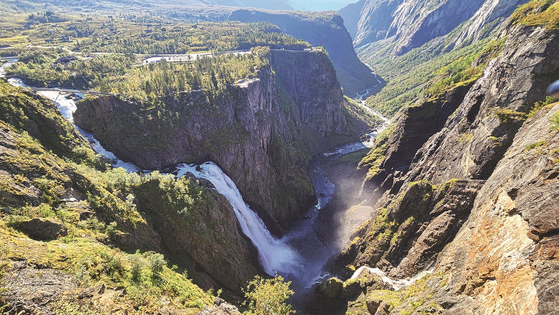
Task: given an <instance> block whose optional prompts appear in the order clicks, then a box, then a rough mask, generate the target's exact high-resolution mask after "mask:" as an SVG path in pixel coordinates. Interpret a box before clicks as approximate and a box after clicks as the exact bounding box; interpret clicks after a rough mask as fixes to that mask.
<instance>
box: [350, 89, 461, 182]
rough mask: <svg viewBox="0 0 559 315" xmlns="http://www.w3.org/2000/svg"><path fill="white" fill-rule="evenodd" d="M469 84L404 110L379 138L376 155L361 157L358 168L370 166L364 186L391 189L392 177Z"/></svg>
mask: <svg viewBox="0 0 559 315" xmlns="http://www.w3.org/2000/svg"><path fill="white" fill-rule="evenodd" d="M471 86H472V84H468V85H465V86H459V87H457V88H455V89H452V90H450V91H448V92H446V93H445V94H444V95H441V96H440V97H438V98H436V99H428V100H424V101H422V102H420V103H419V104H417V105H415V106H410V107H407V108H406V109H404V111H403V112H402V114H401V115H400V116H399V117H398V120H397V121H396V122H395V123H394V127H391V129H389V130H388V133H389V134H388V135H387V139H384V140H379V141H384V142H385V144H383V145H382V148H379V149H380V150H379V154H378V156H377V157H376V158H375V159H371V160H363V161H362V162H361V164H360V165H359V167H360V168H367V169H369V172H370V173H369V174H368V178H369V180H368V181H367V186H371V185H373V186H378V185H381V187H382V188H383V189H385V190H388V189H391V188H392V187H393V185H394V184H395V183H394V180H395V177H398V176H399V175H400V174H404V173H406V172H407V171H408V169H409V167H410V165H411V163H412V161H413V160H414V156H415V154H416V152H417V151H418V150H419V149H420V148H421V146H422V145H423V144H424V143H425V142H426V141H427V140H428V139H429V138H430V137H431V136H432V135H433V134H435V133H436V132H438V131H440V130H441V128H442V127H444V125H445V123H446V120H447V118H448V117H450V115H452V114H453V113H454V111H455V110H456V109H457V108H458V106H459V105H460V104H461V103H462V101H463V100H464V96H465V95H466V93H467V92H468V91H469V89H470V87H471ZM379 145H380V143H379ZM379 145H377V147H379ZM398 185H399V184H398V183H396V185H394V186H395V188H394V190H393V192H397V191H398V189H399V187H398Z"/></svg>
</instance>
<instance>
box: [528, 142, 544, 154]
mask: <svg viewBox="0 0 559 315" xmlns="http://www.w3.org/2000/svg"><path fill="white" fill-rule="evenodd" d="M545 144H546V141H545V140H540V141H538V142H534V143H532V144H529V145H527V146H526V149H524V152H527V151H531V150H534V149H537V148H540V147H543V146H545Z"/></svg>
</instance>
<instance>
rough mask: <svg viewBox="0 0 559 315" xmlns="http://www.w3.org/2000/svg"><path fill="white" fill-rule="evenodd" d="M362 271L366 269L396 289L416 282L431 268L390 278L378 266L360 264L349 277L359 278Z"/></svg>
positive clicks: (428, 272) (431, 270) (431, 271)
mask: <svg viewBox="0 0 559 315" xmlns="http://www.w3.org/2000/svg"><path fill="white" fill-rule="evenodd" d="M364 271H368V272H370V273H372V274H374V275H377V276H379V277H380V278H381V279H382V281H384V282H385V283H387V284H389V285H391V286H392V288H393V289H394V291H398V290H400V289H401V288H403V287H407V286H409V285H411V284H413V283H414V282H416V281H417V280H420V279H422V278H423V277H425V276H426V275H428V274H431V273H433V268H430V269H428V270H425V271H422V272H420V273H418V274H416V275H415V276H413V277H411V278H407V279H392V278H389V277H388V276H387V275H386V273H385V272H384V271H382V270H380V269H379V268H371V267H367V266H362V267H359V268H358V269H357V270H355V273H353V276H352V277H351V279H357V278H359V277H360V276H361V274H362V273H363V272H364Z"/></svg>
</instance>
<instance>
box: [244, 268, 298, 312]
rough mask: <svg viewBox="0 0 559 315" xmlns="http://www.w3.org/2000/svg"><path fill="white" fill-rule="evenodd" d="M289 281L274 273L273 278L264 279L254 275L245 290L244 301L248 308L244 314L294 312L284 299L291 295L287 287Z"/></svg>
mask: <svg viewBox="0 0 559 315" xmlns="http://www.w3.org/2000/svg"><path fill="white" fill-rule="evenodd" d="M290 284H291V282H284V279H283V277H282V276H279V275H276V276H275V277H274V278H273V279H264V278H261V277H260V276H256V277H255V278H254V280H252V281H251V282H250V283H249V284H248V286H247V289H246V291H245V297H246V299H247V300H246V302H245V305H247V306H248V308H249V310H248V311H247V312H245V313H243V314H246V315H288V314H294V313H295V311H293V310H291V305H289V304H287V303H286V301H287V299H289V298H290V297H291V296H292V295H293V293H294V292H293V291H292V290H290V289H289V285H290Z"/></svg>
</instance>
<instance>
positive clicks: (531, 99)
mask: <svg viewBox="0 0 559 315" xmlns="http://www.w3.org/2000/svg"><path fill="white" fill-rule="evenodd" d="M502 36H507V41H506V42H505V47H504V49H503V51H502V52H501V54H500V56H499V57H497V58H496V59H494V60H492V61H491V62H490V64H489V66H488V67H487V68H486V69H485V71H484V74H483V76H482V77H481V78H480V79H479V80H478V81H477V82H476V83H475V84H474V86H473V87H472V88H471V89H470V91H469V92H468V94H467V95H466V97H465V99H464V102H463V103H462V104H461V105H460V107H459V108H458V110H457V111H456V113H455V115H454V116H453V117H451V118H450V119H449V120H448V122H447V124H446V126H445V128H444V129H443V130H441V131H440V132H438V133H437V134H435V135H434V136H433V137H431V138H430V139H429V141H427V143H425V145H424V146H423V147H422V149H421V150H420V151H419V152H418V154H417V156H416V158H415V161H416V162H415V163H413V164H412V165H411V167H410V169H411V171H410V173H411V174H410V175H409V176H408V181H417V180H421V179H426V180H429V181H431V182H433V183H434V184H440V183H443V182H445V181H447V180H449V179H451V178H471V179H487V178H489V176H490V175H491V173H492V172H493V170H494V169H495V166H496V165H497V163H498V161H499V160H500V159H501V158H502V156H503V154H504V153H505V151H506V150H507V149H508V147H509V146H510V145H511V143H512V140H513V139H514V136H515V134H516V131H517V130H518V128H519V126H520V125H521V124H522V122H523V117H524V116H525V115H526V113H527V112H528V111H530V109H531V107H532V106H533V104H534V103H535V102H537V101H539V100H541V99H542V98H544V96H545V89H546V87H547V85H548V84H549V83H550V79H549V78H548V77H549V76H550V75H552V74H553V73H555V72H556V71H557V70H558V69H559V59H558V58H557V57H556V56H555V55H554V52H555V51H557V50H558V49H559V38H558V37H557V35H556V34H554V33H550V32H549V31H547V30H546V29H544V28H533V27H525V26H522V25H520V26H517V27H513V28H511V29H510V31H508V32H507V33H504V34H503V35H502Z"/></svg>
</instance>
